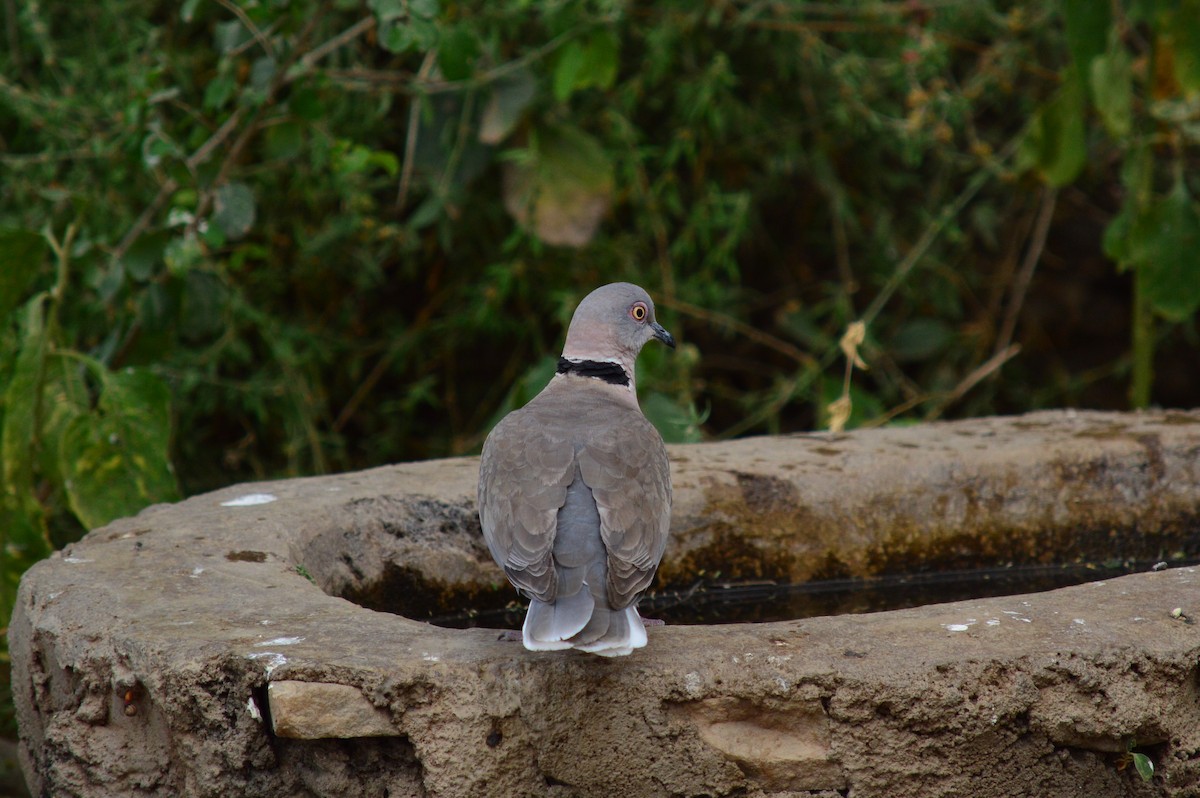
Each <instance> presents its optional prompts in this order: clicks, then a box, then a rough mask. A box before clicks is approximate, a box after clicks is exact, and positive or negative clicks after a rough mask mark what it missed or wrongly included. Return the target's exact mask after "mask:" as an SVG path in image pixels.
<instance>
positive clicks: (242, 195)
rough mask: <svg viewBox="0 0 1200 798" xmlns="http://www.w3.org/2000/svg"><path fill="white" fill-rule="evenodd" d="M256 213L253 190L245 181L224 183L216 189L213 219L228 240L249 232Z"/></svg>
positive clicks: (234, 239)
mask: <svg viewBox="0 0 1200 798" xmlns="http://www.w3.org/2000/svg"><path fill="white" fill-rule="evenodd" d="M256 213H257V208H256V207H255V204H254V192H253V191H251V190H250V187H249V186H248V185H246V184H245V183H226V184H225V185H223V186H221V187H220V188H218V189H217V196H216V209H215V212H214V213H213V221H214V222H216V223H217V225H218V226H220V228H221V229H222V230H223V231H224V232H225V235H226V236H228V237H229V238H230V240H233V241H236V240H237V239H239V238H241V237H243V236H244V235H246V233H248V232H250V228H251V227H253V226H254V219H255V216H256Z"/></svg>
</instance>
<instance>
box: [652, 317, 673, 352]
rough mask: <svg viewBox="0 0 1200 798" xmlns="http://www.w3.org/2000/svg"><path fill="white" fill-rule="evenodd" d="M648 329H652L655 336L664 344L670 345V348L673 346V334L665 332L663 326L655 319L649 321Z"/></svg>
mask: <svg viewBox="0 0 1200 798" xmlns="http://www.w3.org/2000/svg"><path fill="white" fill-rule="evenodd" d="M650 329H651V330H654V337H655V338H657V339H658V340H660V341H662V342H663V343H664V344H666V345H667V346H669V347H671V348H672V349H674V348H675V336H673V335H671V334H670V333H669V332H667V331H666V329H665V328H663V326H662V325H661V324H659V323H658V322H656V321H655V322H651V324H650Z"/></svg>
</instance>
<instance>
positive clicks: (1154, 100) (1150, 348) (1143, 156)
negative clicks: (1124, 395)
mask: <svg viewBox="0 0 1200 798" xmlns="http://www.w3.org/2000/svg"><path fill="white" fill-rule="evenodd" d="M1062 14H1063V18H1064V21H1065V27H1066V35H1067V42H1068V46H1069V49H1070V53H1071V61H1070V63H1069V64H1068V65H1067V66H1065V67H1064V68H1063V70H1062V72H1061V73H1060V74H1061V78H1062V81H1063V87H1062V89H1061V90H1060V92H1059V94H1058V96H1057V97H1056V98H1055V99H1053V100H1051V101H1050V102H1049V103H1047V104H1046V105H1045V106H1043V107H1042V108H1041V109H1040V110H1039V111H1038V114H1037V115H1036V116H1035V117H1034V121H1033V123H1032V125H1031V128H1030V138H1029V142H1031V146H1030V151H1031V153H1030V156H1029V157H1027V159H1026V163H1027V164H1028V165H1032V166H1035V167H1036V168H1037V169H1038V170H1039V172H1040V173H1041V175H1042V177H1043V179H1045V180H1046V181H1047V182H1048V183H1050V184H1051V185H1055V186H1061V185H1067V184H1069V183H1072V182H1074V181H1075V180H1076V179H1077V178H1078V176H1079V174H1080V173H1081V172H1082V170H1083V166H1084V163H1085V161H1086V160H1087V159H1089V158H1094V157H1095V152H1094V150H1096V149H1101V148H1110V149H1112V150H1115V153H1116V155H1117V157H1119V158H1123V159H1124V160H1125V161H1126V164H1125V168H1124V169H1123V176H1122V182H1123V183H1124V186H1125V189H1126V191H1125V194H1124V197H1123V199H1122V204H1121V208H1120V210H1119V212H1118V213H1117V214H1116V215H1115V216H1114V217H1113V219H1112V221H1111V222H1110V224H1109V227H1108V230H1107V231H1106V233H1105V252H1106V253H1107V254H1108V255H1109V256H1110V257H1112V258H1114V259H1115V260H1117V262H1118V265H1119V267H1120V268H1121V269H1128V270H1130V271H1132V272H1133V275H1134V281H1135V292H1134V293H1135V301H1134V320H1133V323H1132V325H1131V328H1132V330H1133V341H1132V359H1133V367H1132V381H1131V390H1130V397H1131V402H1132V404H1133V405H1134V406H1136V407H1144V406H1146V405H1148V404H1149V403H1150V398H1151V389H1152V384H1153V377H1152V368H1153V359H1154V355H1155V344H1154V339H1155V332H1154V316H1155V315H1157V316H1160V317H1162V318H1165V319H1167V320H1168V321H1174V322H1184V321H1188V320H1190V319H1192V318H1193V317H1195V315H1196V313H1197V310H1200V258H1197V257H1196V255H1195V244H1196V239H1197V236H1198V235H1200V206H1198V205H1197V203H1196V201H1195V199H1194V198H1193V194H1192V190H1190V189H1189V188H1188V184H1187V183H1188V181H1187V179H1186V178H1185V174H1186V173H1187V172H1188V169H1187V166H1186V165H1187V164H1188V162H1189V159H1191V158H1192V157H1193V155H1194V150H1195V147H1196V145H1197V144H1198V143H1200V106H1197V96H1198V95H1200V2H1197V0H1181V2H1170V3H1160V2H1154V0H1144V2H1138V3H1132V4H1128V5H1116V6H1114V5H1112V4H1108V3H1093V2H1088V0H1062ZM1085 77H1086V78H1087V82H1086V85H1087V86H1088V87H1089V88H1090V94H1091V99H1092V106H1093V107H1094V108H1095V110H1096V112H1097V114H1098V116H1099V118H1100V120H1101V122H1102V126H1101V127H1102V129H1103V131H1104V132H1105V133H1106V134H1107V136H1108V138H1109V141H1110V144H1108V145H1101V146H1099V147H1097V146H1094V145H1093V146H1092V147H1089V141H1088V139H1089V136H1088V135H1087V134H1088V131H1087V129H1086V127H1085V118H1084V112H1085V108H1084V103H1083V100H1082V96H1081V95H1082V92H1081V88H1082V87H1083V86H1084V85H1085V83H1084V78H1085ZM1152 150H1157V151H1158V152H1156V154H1155V156H1154V157H1151V155H1150V153H1151V152H1152ZM1168 176H1169V177H1168Z"/></svg>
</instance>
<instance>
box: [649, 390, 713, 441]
mask: <svg viewBox="0 0 1200 798" xmlns="http://www.w3.org/2000/svg"><path fill="white" fill-rule="evenodd" d="M641 406H642V412H643V413H644V414H645V415H646V418H647V419H648V420H649V421H650V423H651V424H653V425H654V428H655V429H657V430H658V434H659V435H661V436H662V439H663V440H664V441H665V442H667V443H697V442H699V441H700V440H701V438H702V437H703V436H702V435H701V434H700V426H699V424H698V423H697V421H698V419H697V417H696V414H695V413H694V412H691V411H689V409H688V408H685V407H683V406H682V405H680V404H679V403H678V402H674V401H672V400H671V399H669V398H668V397H666V396H664V395H663V394H661V393H651V394H650V395H649V396H647V397H646V398H645V399H644V400H642V402H641Z"/></svg>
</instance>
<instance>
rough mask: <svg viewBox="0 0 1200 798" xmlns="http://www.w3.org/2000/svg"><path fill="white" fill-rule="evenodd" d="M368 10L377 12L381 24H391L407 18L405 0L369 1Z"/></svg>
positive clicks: (376, 15)
mask: <svg viewBox="0 0 1200 798" xmlns="http://www.w3.org/2000/svg"><path fill="white" fill-rule="evenodd" d="M367 8H369V9H371V10H372V11H374V12H375V17H376V18H377V19H378V20H379V21H380V22H390V21H391V20H393V19H400V18H401V17H403V16H405V14H406V11H405V2H404V0H367Z"/></svg>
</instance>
